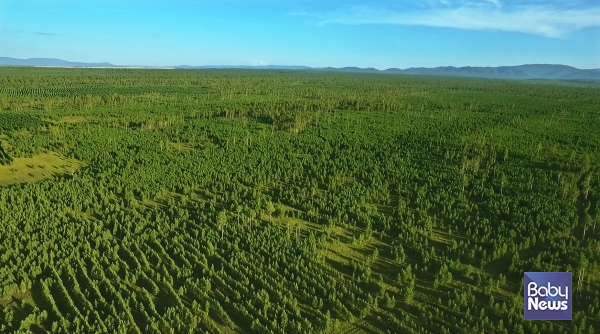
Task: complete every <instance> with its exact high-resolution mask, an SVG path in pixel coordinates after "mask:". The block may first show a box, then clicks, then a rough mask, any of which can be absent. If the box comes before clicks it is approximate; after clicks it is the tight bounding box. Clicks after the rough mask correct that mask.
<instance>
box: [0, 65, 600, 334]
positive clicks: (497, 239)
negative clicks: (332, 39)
mask: <svg viewBox="0 0 600 334" xmlns="http://www.w3.org/2000/svg"><path fill="white" fill-rule="evenodd" d="M0 74H1V75H0V140H1V141H2V143H5V144H6V146H4V144H3V146H2V147H4V148H0V163H6V162H7V161H8V159H12V158H22V157H29V156H32V155H37V154H40V153H44V152H56V153H59V154H60V155H61V156H64V157H69V158H74V159H79V160H81V161H83V162H84V163H85V167H83V168H81V169H79V170H77V171H76V172H75V169H73V171H72V172H71V173H67V174H64V175H54V178H52V179H46V180H44V181H39V182H36V183H30V184H15V185H11V186H7V187H2V188H0V227H1V228H0V331H1V332H18V331H32V332H44V331H49V332H62V333H73V332H101V333H111V332H137V333H171V332H172V333H180V332H190V331H191V332H211V333H228V332H251V331H254V332H259V333H267V332H274V333H311V332H342V331H344V332H345V331H352V330H355V331H356V330H359V329H361V328H362V329H364V330H365V331H369V332H414V333H480V332H499V333H533V332H536V331H537V332H544V333H564V332H577V331H584V332H593V330H594V329H595V328H599V325H600V322H599V321H600V317H599V313H598V311H599V310H600V293H599V291H600V290H598V289H597V287H598V284H599V277H600V276H599V274H600V272H599V269H598V260H599V258H598V251H597V250H598V249H599V247H600V237H599V235H598V233H596V232H595V229H596V223H597V221H598V215H599V209H598V208H599V205H600V204H599V202H600V197H599V193H600V192H599V189H600V178H599V177H598V175H600V169H599V168H600V156H599V152H600V133H598V129H599V128H600V117H599V115H600V114H599V109H598V106H599V105H600V94H598V89H597V88H594V87H585V86H581V85H562V84H559V83H556V84H540V83H533V82H513V81H511V82H505V81H497V80H474V79H459V78H434V77H431V78H430V77H427V78H425V77H416V76H395V75H371V74H342V73H319V72H301V71H298V72H293V71H292V72H288V71H232V70H219V71H217V70H207V71H179V70H177V71H168V70H129V69H118V70H116V69H114V70H113V69H39V68H38V69H33V68H2V69H0ZM42 120H44V121H42ZM8 148H9V149H10V150H8ZM7 151H9V152H10V155H8V154H7ZM7 157H8V158H7ZM2 159H4V160H2ZM19 161H20V160H19ZM42 167H43V166H42ZM42 167H39V168H40V170H42V169H43V168H42ZM4 168H7V169H8V168H12V166H11V167H8V166H7V167H4ZM36 168H37V167H36ZM524 271H572V272H573V278H574V288H575V289H576V291H574V293H575V295H574V299H573V303H574V310H575V314H574V321H573V322H572V323H562V322H557V323H553V322H526V321H524V320H523V316H522V314H523V292H522V290H521V289H522V284H523V283H522V279H523V272H524ZM15 300H17V301H16V302H15ZM21 301H23V302H21Z"/></svg>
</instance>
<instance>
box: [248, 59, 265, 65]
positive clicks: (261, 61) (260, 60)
mask: <svg viewBox="0 0 600 334" xmlns="http://www.w3.org/2000/svg"><path fill="white" fill-rule="evenodd" d="M251 64H252V65H254V66H268V65H269V63H268V62H266V61H264V60H262V59H259V60H253V61H252V62H251Z"/></svg>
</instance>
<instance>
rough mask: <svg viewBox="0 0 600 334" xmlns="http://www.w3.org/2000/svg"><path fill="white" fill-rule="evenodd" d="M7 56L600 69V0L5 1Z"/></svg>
mask: <svg viewBox="0 0 600 334" xmlns="http://www.w3.org/2000/svg"><path fill="white" fill-rule="evenodd" d="M0 56H4V57H14V58H59V59H64V60H70V61H82V62H110V63H113V64H116V65H150V66H176V65H305V66H312V67H326V66H332V67H343V66H358V67H374V68H378V69H386V68H393V67H396V68H408V67H435V66H508V65H520V64H533V63H544V64H565V65H570V66H574V67H578V68H600V1H598V0H549V1H542V0H421V1H414V0H413V1H410V0H378V1H374V0H371V1H358V0H355V1H342V0H304V1H300V0H278V1H277V0H263V1H260V0H243V1H242V0H219V1H203V0H197V1H191V0H169V1H155V0H145V1H137V0H119V1H114V0H110V1H108V0H107V1H99V0H77V1H67V0H62V1H60V0H43V1H39V0H0Z"/></svg>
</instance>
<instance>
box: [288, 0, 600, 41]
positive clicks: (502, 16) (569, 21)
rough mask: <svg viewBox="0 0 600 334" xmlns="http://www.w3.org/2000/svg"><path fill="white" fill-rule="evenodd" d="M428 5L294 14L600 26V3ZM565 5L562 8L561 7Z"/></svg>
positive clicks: (563, 32) (373, 20)
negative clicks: (598, 4) (568, 4)
mask: <svg viewBox="0 0 600 334" xmlns="http://www.w3.org/2000/svg"><path fill="white" fill-rule="evenodd" d="M426 3H427V6H419V7H414V6H413V8H406V7H405V8H399V7H398V6H387V7H386V6H381V5H380V6H377V7H375V6H358V7H352V8H349V9H345V10H339V11H332V12H325V13H310V12H302V13H295V15H303V16H310V17H313V18H316V19H317V20H318V22H319V24H320V25H327V24H345V25H368V24H370V25H374V24H378V25H407V26H430V27H443V28H455V29H465V30H500V31H509V32H520V33H526V34H533V35H540V36H544V37H548V38H562V37H565V36H567V35H568V34H569V33H571V32H574V31H577V30H581V29H585V28H590V27H600V6H595V7H588V8H582V7H579V8H577V7H573V6H569V7H567V6H565V5H563V6H559V5H558V4H557V3H554V4H551V5H540V4H539V3H537V4H536V3H530V4H527V3H526V2H525V4H522V5H516V6H508V5H506V4H505V3H503V2H501V1H499V0H483V1H451V0H438V1H429V2H426ZM561 7H562V8H561Z"/></svg>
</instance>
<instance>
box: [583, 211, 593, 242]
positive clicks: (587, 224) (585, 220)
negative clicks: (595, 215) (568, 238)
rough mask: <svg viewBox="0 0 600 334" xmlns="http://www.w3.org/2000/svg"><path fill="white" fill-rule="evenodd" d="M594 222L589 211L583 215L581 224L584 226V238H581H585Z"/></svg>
mask: <svg viewBox="0 0 600 334" xmlns="http://www.w3.org/2000/svg"><path fill="white" fill-rule="evenodd" d="M593 222H594V221H593V220H592V217H591V216H590V214H589V213H587V212H586V213H585V214H584V215H583V216H582V217H581V226H582V227H583V238H582V239H581V240H585V232H586V231H587V229H588V228H589V227H590V226H592V223H593Z"/></svg>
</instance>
